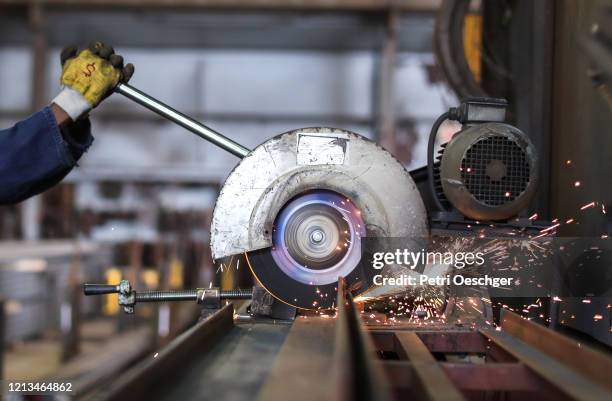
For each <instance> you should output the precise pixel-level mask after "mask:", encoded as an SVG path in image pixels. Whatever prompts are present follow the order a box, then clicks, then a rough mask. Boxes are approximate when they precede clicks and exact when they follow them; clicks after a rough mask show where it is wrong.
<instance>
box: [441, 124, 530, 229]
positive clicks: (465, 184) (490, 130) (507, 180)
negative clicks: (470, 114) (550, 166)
mask: <svg viewBox="0 0 612 401" xmlns="http://www.w3.org/2000/svg"><path fill="white" fill-rule="evenodd" d="M537 167H538V163H537V157H536V152H535V148H534V146H533V144H532V143H531V141H530V140H529V138H528V137H527V135H525V134H524V133H523V132H522V131H520V130H519V129H518V128H516V127H513V126H511V125H508V124H502V123H486V124H479V125H473V126H470V127H468V128H466V129H464V130H463V131H460V132H459V133H457V134H455V136H454V137H453V138H452V139H451V140H450V142H449V143H448V144H447V145H446V146H445V148H444V151H443V153H442V158H441V160H440V170H439V174H440V181H441V183H442V190H443V193H444V196H445V197H446V199H447V200H448V201H449V202H450V203H451V204H452V205H453V206H454V207H456V208H457V209H458V210H459V211H460V212H461V213H462V214H463V215H465V216H467V217H469V218H472V219H475V220H504V219H508V218H511V217H513V216H516V215H517V214H518V213H519V212H520V211H522V210H524V209H526V208H527V206H528V205H529V202H530V200H531V199H532V198H533V195H534V193H535V190H536V187H537V181H538V178H537Z"/></svg>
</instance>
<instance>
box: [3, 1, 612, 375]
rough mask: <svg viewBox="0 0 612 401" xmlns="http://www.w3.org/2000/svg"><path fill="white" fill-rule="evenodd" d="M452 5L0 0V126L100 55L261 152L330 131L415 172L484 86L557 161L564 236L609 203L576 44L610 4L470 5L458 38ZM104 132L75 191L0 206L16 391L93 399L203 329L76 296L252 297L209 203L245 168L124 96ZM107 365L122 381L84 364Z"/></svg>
mask: <svg viewBox="0 0 612 401" xmlns="http://www.w3.org/2000/svg"><path fill="white" fill-rule="evenodd" d="M458 3H465V2H460V1H440V0H437V1H436V0H432V1H427V0H398V1H376V0H325V1H323V0H292V1H282V0H234V1H228V0H177V1H174V2H169V1H163V0H105V1H102V0H83V1H77V0H39V1H37V0H30V1H28V0H23V1H17V0H0V93H1V96H0V127H9V126H11V125H12V124H14V123H15V122H16V121H18V120H20V119H22V118H24V117H26V116H28V115H29V114H31V113H32V112H34V111H36V110H39V109H40V108H41V107H43V106H44V105H46V104H48V103H49V101H50V100H51V99H52V98H53V97H54V96H55V95H56V94H57V93H58V91H59V83H58V81H59V79H58V77H59V74H60V63H59V52H60V49H61V48H62V47H63V46H66V45H69V44H79V45H81V46H84V45H86V44H87V43H88V42H89V41H90V40H92V39H96V40H101V41H104V42H106V43H109V44H112V45H113V46H114V47H115V49H116V50H117V52H118V53H120V54H122V55H124V57H125V59H126V61H128V62H131V63H134V65H135V66H136V72H135V74H134V77H133V79H132V80H131V82H130V84H132V85H133V86H135V87H137V88H139V89H141V90H144V91H146V92H147V93H149V94H150V95H152V96H154V97H156V98H158V99H160V100H162V101H164V102H165V103H167V104H169V105H172V106H173V107H174V108H176V109H178V110H180V111H182V112H184V113H186V114H188V115H191V116H193V117H194V118H196V119H197V120H199V121H202V122H204V123H206V124H207V125H209V126H211V127H213V128H215V129H216V130H217V131H219V132H221V133H223V134H225V135H226V136H228V137H230V138H232V139H234V140H235V141H237V142H239V143H241V144H243V145H245V146H247V147H249V148H252V147H255V146H256V145H257V144H259V143H261V142H262V141H264V140H265V139H267V138H270V137H272V136H275V135H278V134H280V133H282V132H285V131H288V130H292V129H295V128H298V127H307V126H337V127H342V128H345V129H349V130H352V131H354V132H357V133H359V134H362V135H365V136H367V137H369V138H372V139H375V140H377V141H379V142H380V143H381V144H382V145H383V146H384V147H385V148H386V149H388V150H389V151H390V152H391V153H393V154H394V155H395V156H396V157H397V158H398V159H399V160H400V161H401V162H402V163H403V164H404V165H405V166H406V168H407V169H408V170H415V169H418V168H421V167H423V166H424V165H425V163H426V149H427V136H428V135H429V130H430V128H431V125H432V123H433V122H434V120H435V119H436V117H437V116H438V115H440V114H441V113H442V112H444V111H446V110H447V109H448V108H449V107H451V106H455V105H457V104H458V99H459V98H460V97H461V96H463V95H464V94H465V93H467V92H469V90H470V88H469V87H468V88H461V87H460V86H461V85H458V84H457V83H458V82H459V83H463V85H467V86H469V85H468V84H466V83H471V84H472V85H478V86H479V87H481V88H484V89H482V94H485V93H486V94H490V95H494V96H499V97H506V98H507V99H508V100H509V102H510V105H511V106H510V107H511V110H510V119H511V120H512V121H513V123H514V124H516V125H517V126H518V127H520V128H521V129H522V130H523V131H525V132H527V133H528V134H529V135H530V136H531V138H532V140H533V142H534V143H535V145H536V147H537V148H539V149H542V150H544V151H543V152H541V153H540V160H541V162H542V167H541V174H542V175H541V177H542V182H541V184H540V189H539V192H538V196H537V198H536V200H535V201H534V203H533V205H532V207H531V211H532V212H538V213H540V215H541V216H543V217H544V218H553V217H555V216H564V215H567V214H570V211H571V210H575V209H576V206H577V205H581V204H583V203H586V202H587V201H590V200H592V199H595V198H596V197H598V196H599V198H600V199H606V198H605V196H606V195H605V194H603V195H602V193H598V192H597V191H601V190H602V189H601V187H602V184H604V183H606V182H607V184H608V185H607V186H610V185H609V184H612V182H610V175H609V174H610V173H609V170H608V172H605V171H601V170H605V169H601V166H608V167H610V161H609V160H604V159H603V158H601V159H597V158H598V157H600V156H598V155H597V154H596V153H593V152H592V150H593V149H594V148H596V146H597V145H596V143H597V142H598V141H599V142H600V143H601V144H604V146H605V144H606V143H607V144H608V146H609V147H608V148H610V138H609V133H610V131H609V125H608V128H607V135H608V136H606V130H603V132H601V130H599V131H598V129H597V127H598V126H601V124H607V123H609V122H610V115H609V113H608V114H605V113H607V110H608V109H607V107H608V105H607V104H606V101H605V100H604V99H605V97H602V96H601V95H599V94H598V93H597V89H596V88H595V87H594V85H593V82H592V80H591V78H592V77H589V76H588V71H589V69H588V63H589V61H588V58H587V57H585V56H584V53H582V52H581V51H580V50H579V49H578V47H577V45H576V43H574V41H573V39H570V38H573V37H575V38H577V37H579V36H580V35H582V34H584V35H587V34H588V33H589V29H588V28H589V26H591V25H592V24H593V23H594V22H593V20H594V18H596V15H598V14H597V11H596V10H597V7H598V6H599V5H598V4H597V3H598V2H590V1H589V2H579V1H570V0H566V1H559V2H553V1H552V0H542V1H537V2H532V1H530V0H513V1H510V0H508V1H472V2H471V4H469V6H468V7H467V8H466V7H464V8H463V12H461V13H460V15H459V16H460V17H461V20H460V22H461V24H460V27H461V30H460V31H459V32H460V35H453V34H452V33H453V32H455V33H456V32H457V31H456V29H457V26H456V25H457V21H456V19H457V15H455V14H457V13H458V11H457V4H458ZM468 3H470V2H468ZM553 3H558V4H556V5H555V6H554V7H553ZM443 5H445V6H446V11H445V13H446V14H444V13H443V12H442V11H441V7H442V6H443ZM453 7H454V8H453ZM460 8H461V7H459V9H460ZM459 11H461V10H459ZM437 18H438V21H439V22H438V23H439V24H443V25H441V26H440V28H439V29H436V19H437ZM440 21H441V22H440ZM585 38H586V36H585ZM457 49H459V50H457ZM457 52H459V54H460V57H457ZM453 62H456V63H457V64H456V65H454V64H453ZM465 74H470V76H469V77H468V76H466V75H465ZM568 77H573V78H572V79H571V80H570V79H568ZM449 83H450V84H449ZM462 91H463V92H462ZM553 93H555V94H556V96H553ZM608 101H609V98H608ZM555 113H556V115H557V117H556V118H553V117H551V116H552V115H554V114H555ZM599 115H604V116H607V117H595V116H599ZM91 119H92V124H93V134H94V136H95V142H94V144H93V146H92V148H91V149H90V150H89V152H88V153H87V154H86V155H85V156H84V157H83V159H82V160H81V162H80V166H79V167H78V168H76V169H75V170H74V171H73V172H72V173H71V174H70V175H69V176H68V177H67V178H66V179H65V180H64V181H63V183H62V184H60V185H58V186H56V187H54V188H53V189H51V190H49V191H47V192H46V193H44V194H42V195H40V196H37V197H35V198H33V199H30V200H28V201H26V202H24V203H22V204H19V205H13V206H2V207H0V240H1V241H0V296H1V298H2V299H3V302H4V307H3V309H0V310H3V311H4V317H3V318H2V319H0V321H1V322H2V327H1V330H0V332H3V336H4V340H3V341H4V346H3V347H0V350H2V351H0V353H3V354H4V355H3V359H4V364H0V367H3V368H2V369H3V376H4V377H7V378H14V379H20V378H29V379H31V378H36V377H48V376H55V377H60V376H61V377H74V376H75V372H81V373H80V374H81V376H82V377H81V380H82V382H84V383H86V384H84V386H85V385H87V384H90V385H94V384H95V383H97V382H98V381H99V380H100V378H101V377H104V375H105V374H108V372H109V371H111V370H114V371H118V370H120V369H121V368H122V367H124V366H128V365H130V364H133V363H134V361H135V360H137V359H138V358H139V357H141V356H142V355H143V354H144V353H145V352H148V351H150V350H151V349H153V348H154V347H158V346H160V345H163V344H165V343H167V342H168V341H170V340H171V339H172V338H174V337H175V336H176V335H177V334H178V333H180V332H181V331H183V330H184V329H185V327H188V326H189V325H190V324H191V323H192V322H193V321H194V319H195V318H197V313H198V312H197V307H196V306H195V305H191V304H189V305H188V304H186V303H181V304H172V305H166V304H163V305H159V306H148V307H142V308H139V309H138V310H137V317H136V319H134V318H131V317H128V318H126V317H125V316H124V315H123V314H121V313H120V310H119V306H118V305H117V303H116V298H115V296H110V295H109V296H105V297H91V298H87V299H85V298H84V297H82V296H81V287H80V284H81V283H83V282H85V281H90V282H108V283H116V282H118V280H119V279H121V278H128V279H129V280H130V281H131V282H132V283H137V286H138V287H139V288H160V289H171V288H184V287H191V288H193V287H197V286H208V285H209V283H212V284H214V285H220V286H221V287H223V288H233V287H236V286H244V285H248V284H249V282H248V280H249V275H248V272H246V271H245V272H244V273H242V272H240V271H224V272H221V271H218V270H217V268H215V267H214V266H213V264H212V261H211V257H210V251H209V246H208V242H209V232H208V230H209V227H210V219H211V214H212V209H213V207H214V203H215V199H216V196H217V194H218V190H219V188H220V185H221V184H222V183H223V180H224V178H225V177H226V176H227V175H228V173H229V172H230V171H231V169H232V168H233V166H234V165H235V164H236V163H237V159H236V158H235V157H234V156H232V155H230V154H228V153H226V152H224V151H222V150H220V149H218V148H215V147H214V146H213V145H211V144H209V143H207V142H205V141H202V140H201V139H199V138H197V137H195V136H193V135H191V134H189V133H188V132H186V131H184V130H183V129H182V128H180V127H178V126H176V125H174V124H172V123H170V122H168V121H166V120H164V119H162V118H161V117H158V116H156V115H154V114H153V113H151V112H149V111H147V110H145V109H143V108H142V107H140V106H138V105H136V104H134V103H132V102H130V101H128V100H127V99H125V98H122V97H121V96H119V95H115V96H112V97H111V98H110V99H109V100H108V101H105V102H104V103H103V104H102V105H101V106H100V107H99V109H97V110H95V112H93V113H92V116H91ZM597 119H599V121H598V122H597V121H596V120H597ZM606 119H607V120H606ZM606 121H607V122H606ZM585 122H586V123H585ZM598 124H599V125H598ZM455 129H456V127H453V126H452V125H451V124H449V125H448V126H447V127H446V128H445V133H444V134H443V135H441V138H442V139H441V141H442V142H443V141H444V140H448V139H449V138H450V136H451V135H452V132H454V131H453V130H455ZM553 131H554V132H555V135H554V136H553V135H551V132H553ZM576 138H580V141H576ZM606 141H607V142H606ZM551 149H552V150H554V151H552V152H551ZM570 153H571V154H572V156H571V157H569V156H568V155H569V154H570ZM589 157H593V158H595V160H590V159H589ZM566 159H572V160H573V161H574V163H575V164H579V165H580V162H583V164H582V167H581V168H582V173H583V175H584V176H583V177H582V178H580V180H581V182H582V187H583V188H584V190H583V191H582V192H572V193H568V194H567V195H563V196H562V197H555V199H553V197H551V196H550V193H551V188H552V189H554V193H557V194H558V193H563V192H564V189H563V188H565V186H566V185H567V186H568V187H569V184H568V183H569V182H570V181H571V180H572V179H573V178H572V177H568V176H567V175H566V174H565V173H564V172H563V171H562V170H560V168H559V167H558V166H560V165H561V164H562V161H564V160H566ZM597 165H599V166H600V167H599V168H596V166H597ZM572 182H573V181H572ZM603 186H604V187H605V186H606V185H603ZM568 192H569V190H568ZM607 193H608V194H609V191H608V192H607ZM607 199H610V198H609V197H608V198H607ZM592 224H593V225H599V224H601V221H599V220H598V221H595V222H593V223H592ZM104 353H108V354H112V355H113V358H112V359H108V360H110V361H111V362H108V363H107V362H104V361H102V362H100V361H95V359H92V358H90V357H89V356H91V355H94V354H104ZM0 361H2V357H0ZM105 363H106V365H105ZM92 366H97V367H98V369H90V368H91V367H92ZM104 369H106V371H104ZM83 372H89V373H87V374H83ZM71 375H72V376H71ZM0 377H2V376H1V375H0Z"/></svg>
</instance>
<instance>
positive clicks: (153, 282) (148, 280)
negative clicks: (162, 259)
mask: <svg viewBox="0 0 612 401" xmlns="http://www.w3.org/2000/svg"><path fill="white" fill-rule="evenodd" d="M140 279H141V280H142V282H143V283H144V285H145V286H146V287H147V288H148V289H149V290H155V289H157V288H159V272H158V271H157V270H155V269H145V270H143V271H142V273H140Z"/></svg>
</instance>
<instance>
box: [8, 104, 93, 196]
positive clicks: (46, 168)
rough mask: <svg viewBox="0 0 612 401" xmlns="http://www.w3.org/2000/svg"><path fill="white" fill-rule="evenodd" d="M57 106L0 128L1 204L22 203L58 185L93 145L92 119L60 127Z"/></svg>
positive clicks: (46, 108)
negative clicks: (3, 128) (4, 128)
mask: <svg viewBox="0 0 612 401" xmlns="http://www.w3.org/2000/svg"><path fill="white" fill-rule="evenodd" d="M55 107H57V106H51V107H45V108H44V109H42V110H41V111H39V112H37V113H35V114H33V115H32V116H30V117H29V118H27V119H25V120H23V121H20V122H18V123H17V124H15V125H14V126H13V127H11V128H9V129H6V130H1V131H0V204H9V203H17V202H20V201H22V200H24V199H26V198H28V197H30V196H33V195H36V194H38V193H40V192H42V191H44V190H46V189H48V188H50V187H51V186H53V185H55V184H56V183H58V182H59V181H60V180H61V179H62V178H64V177H65V176H66V174H68V173H69V172H70V170H71V169H72V168H73V167H74V166H75V165H76V162H77V160H79V158H80V157H81V155H82V154H83V152H85V150H87V148H88V147H89V145H91V143H92V141H93V137H92V136H91V130H90V123H89V119H80V120H77V121H76V122H70V123H69V124H65V126H64V127H63V128H61V129H60V127H59V125H58V123H57V120H56V118H55V115H54V113H53V111H52V108H55Z"/></svg>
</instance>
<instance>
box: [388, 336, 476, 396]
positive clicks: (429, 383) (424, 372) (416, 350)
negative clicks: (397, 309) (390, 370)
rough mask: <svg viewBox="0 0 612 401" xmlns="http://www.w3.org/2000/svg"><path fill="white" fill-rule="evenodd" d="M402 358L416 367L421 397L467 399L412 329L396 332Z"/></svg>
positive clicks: (416, 387) (415, 375) (417, 389)
mask: <svg viewBox="0 0 612 401" xmlns="http://www.w3.org/2000/svg"><path fill="white" fill-rule="evenodd" d="M395 338H396V341H397V350H398V354H400V359H408V360H409V361H410V362H411V364H412V366H413V368H414V383H415V390H416V392H417V394H419V397H420V399H423V400H431V401H442V400H444V401H465V397H463V395H462V394H461V392H460V391H459V389H457V387H455V385H454V384H453V383H452V382H451V380H450V379H449V377H448V376H447V375H446V373H444V370H443V369H442V368H441V367H440V365H439V364H438V361H436V359H435V358H434V357H433V355H432V354H431V352H430V351H429V350H428V349H427V347H426V346H425V344H423V341H421V339H420V338H419V336H418V335H417V334H416V333H415V332H412V331H403V332H401V331H398V332H396V333H395Z"/></svg>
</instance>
